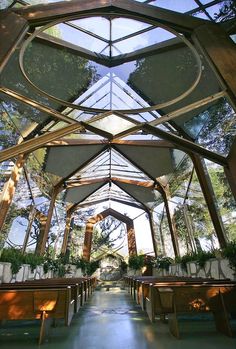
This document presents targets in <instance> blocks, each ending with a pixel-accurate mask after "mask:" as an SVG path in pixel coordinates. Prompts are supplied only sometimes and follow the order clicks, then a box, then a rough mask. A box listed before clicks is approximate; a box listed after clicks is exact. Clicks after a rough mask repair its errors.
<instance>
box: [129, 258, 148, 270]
mask: <svg viewBox="0 0 236 349" xmlns="http://www.w3.org/2000/svg"><path fill="white" fill-rule="evenodd" d="M144 264H145V260H144V256H143V255H133V256H130V257H129V260H128V266H129V268H130V269H132V270H134V273H137V271H138V270H140V273H141V269H142V267H143V266H144Z"/></svg>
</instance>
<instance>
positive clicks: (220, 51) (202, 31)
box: [193, 23, 236, 108]
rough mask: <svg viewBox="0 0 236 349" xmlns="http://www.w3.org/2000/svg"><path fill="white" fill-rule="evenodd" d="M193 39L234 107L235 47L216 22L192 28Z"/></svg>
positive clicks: (235, 94) (235, 104) (235, 92)
mask: <svg viewBox="0 0 236 349" xmlns="http://www.w3.org/2000/svg"><path fill="white" fill-rule="evenodd" d="M193 40H194V41H195V43H196V45H198V46H199V48H200V50H201V51H202V53H203V54H204V56H205V58H206V59H207V61H208V62H209V63H210V65H211V67H212V68H213V70H214V71H215V72H216V75H217V76H218V78H219V81H220V82H221V83H222V84H223V86H225V87H226V89H227V93H228V95H229V98H230V100H231V103H232V104H233V105H234V108H236V47H235V43H234V42H233V41H232V40H231V39H230V37H229V35H228V33H226V31H225V30H224V29H223V28H222V27H221V26H220V25H218V24H214V23H207V24H205V25H202V26H200V27H198V28H196V29H195V30H194V34H193Z"/></svg>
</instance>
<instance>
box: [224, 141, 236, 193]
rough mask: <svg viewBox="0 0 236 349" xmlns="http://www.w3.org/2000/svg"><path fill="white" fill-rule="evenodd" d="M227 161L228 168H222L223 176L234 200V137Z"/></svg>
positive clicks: (235, 169)
mask: <svg viewBox="0 0 236 349" xmlns="http://www.w3.org/2000/svg"><path fill="white" fill-rule="evenodd" d="M227 161H228V166H225V167H224V170H225V175H226V177H227V179H228V182H229V185H230V188H231V190H232V193H233V195H234V198H235V200H236V137H235V138H234V142H233V144H232V146H231V149H230V152H229V155H228V157H227Z"/></svg>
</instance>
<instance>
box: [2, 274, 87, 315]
mask: <svg viewBox="0 0 236 349" xmlns="http://www.w3.org/2000/svg"><path fill="white" fill-rule="evenodd" d="M67 286H70V287H71V299H72V300H73V301H74V313H78V311H79V309H80V306H81V287H82V286H81V285H79V284H78V283H72V282H61V283H60V282H47V280H45V279H44V280H32V281H27V282H26V281H23V282H16V283H14V284H12V283H8V284H6V283H5V284H1V285H0V290H1V289H2V290H3V289H5V290H6V289H8V290H10V289H12V288H14V289H22V290H23V289H34V288H40V289H47V288H55V287H56V288H65V287H67Z"/></svg>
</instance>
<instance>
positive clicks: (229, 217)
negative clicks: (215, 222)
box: [205, 160, 236, 241]
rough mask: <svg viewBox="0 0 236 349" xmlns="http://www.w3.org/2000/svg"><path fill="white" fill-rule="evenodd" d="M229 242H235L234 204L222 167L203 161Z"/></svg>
mask: <svg viewBox="0 0 236 349" xmlns="http://www.w3.org/2000/svg"><path fill="white" fill-rule="evenodd" d="M205 162H206V165H207V169H208V173H209V175H210V178H211V183H212V186H213V189H214V192H215V197H216V200H217V205H218V207H219V210H220V214H221V217H222V221H223V224H224V227H225V231H226V234H227V237H228V239H229V241H233V240H236V202H235V200H234V197H233V195H232V191H231V189H230V187H229V184H228V181H227V178H226V176H225V173H224V169H223V167H222V166H220V165H217V164H215V163H213V162H211V161H208V160H207V161H205Z"/></svg>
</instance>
